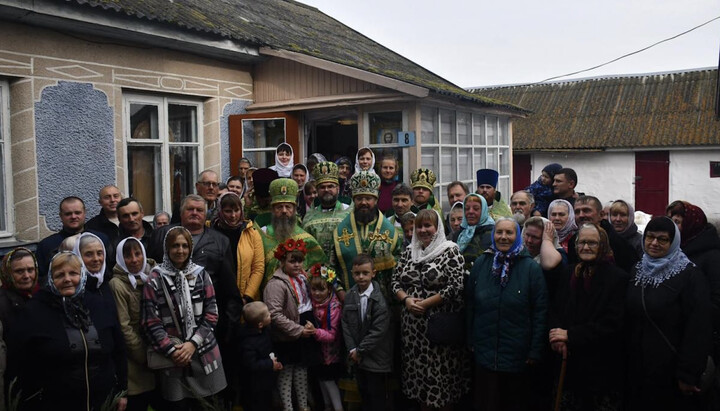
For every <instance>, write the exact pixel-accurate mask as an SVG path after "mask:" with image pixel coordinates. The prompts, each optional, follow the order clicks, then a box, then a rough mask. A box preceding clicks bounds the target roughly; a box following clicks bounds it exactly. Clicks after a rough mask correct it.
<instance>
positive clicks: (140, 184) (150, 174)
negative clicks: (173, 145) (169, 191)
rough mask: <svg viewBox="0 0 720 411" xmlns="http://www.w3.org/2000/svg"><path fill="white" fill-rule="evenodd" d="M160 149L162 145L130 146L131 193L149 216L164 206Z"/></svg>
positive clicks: (129, 180) (129, 177)
mask: <svg viewBox="0 0 720 411" xmlns="http://www.w3.org/2000/svg"><path fill="white" fill-rule="evenodd" d="M160 151H161V150H160V146H128V183H129V187H130V193H129V195H130V196H132V197H135V198H137V199H138V201H140V204H142V206H143V210H144V212H145V214H146V215H149V216H151V215H154V214H155V213H156V212H159V211H161V208H162V181H161V180H162V165H161V160H160ZM156 210H157V211H156ZM166 211H168V212H170V211H171V210H166Z"/></svg>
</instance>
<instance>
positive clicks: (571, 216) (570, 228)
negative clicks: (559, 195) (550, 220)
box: [548, 199, 578, 242]
mask: <svg viewBox="0 0 720 411" xmlns="http://www.w3.org/2000/svg"><path fill="white" fill-rule="evenodd" d="M559 204H560V205H564V206H565V207H567V210H568V220H567V222H565V226H564V227H563V228H561V229H559V230H557V234H558V238H559V239H560V242H563V241H565V240H566V239H567V238H568V237H572V235H573V234H575V231H577V228H578V227H577V224H575V210H574V209H573V206H572V204H570V202H569V201H567V200H560V199H558V200H553V201H552V202H551V203H550V205H549V206H548V217H550V213H552V209H553V207H555V206H556V205H559Z"/></svg>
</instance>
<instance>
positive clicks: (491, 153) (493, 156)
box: [484, 148, 498, 170]
mask: <svg viewBox="0 0 720 411" xmlns="http://www.w3.org/2000/svg"><path fill="white" fill-rule="evenodd" d="M484 168H491V169H493V170H497V169H498V149H497V148H488V149H487V167H484Z"/></svg>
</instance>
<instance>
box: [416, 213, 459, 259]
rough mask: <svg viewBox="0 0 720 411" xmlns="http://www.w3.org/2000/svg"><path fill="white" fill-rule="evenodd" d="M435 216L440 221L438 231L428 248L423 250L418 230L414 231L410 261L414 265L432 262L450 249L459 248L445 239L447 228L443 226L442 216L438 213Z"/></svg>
mask: <svg viewBox="0 0 720 411" xmlns="http://www.w3.org/2000/svg"><path fill="white" fill-rule="evenodd" d="M433 211H435V210H433ZM435 214H437V219H438V226H437V231H435V235H434V236H433V238H432V241H430V244H428V246H427V247H425V248H424V249H423V247H422V242H421V241H420V239H418V236H417V229H415V230H413V235H412V241H411V242H410V246H409V247H410V259H411V260H412V262H414V263H424V262H426V261H432V260H434V259H435V258H437V257H438V256H440V255H441V254H442V253H444V252H445V250H447V249H448V248H452V247H455V248H457V244H455V243H454V242H452V241H450V240H447V239H446V238H445V227H444V226H443V222H442V218H440V214H438V213H437V211H435Z"/></svg>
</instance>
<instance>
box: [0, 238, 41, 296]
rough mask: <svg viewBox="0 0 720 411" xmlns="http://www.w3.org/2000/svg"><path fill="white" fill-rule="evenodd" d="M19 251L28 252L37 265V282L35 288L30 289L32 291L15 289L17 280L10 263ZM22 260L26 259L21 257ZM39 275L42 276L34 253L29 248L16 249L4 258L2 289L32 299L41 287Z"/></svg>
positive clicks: (0, 270) (0, 278)
mask: <svg viewBox="0 0 720 411" xmlns="http://www.w3.org/2000/svg"><path fill="white" fill-rule="evenodd" d="M18 251H20V252H23V251H24V252H27V253H28V254H29V257H32V259H33V263H34V264H35V281H34V282H33V286H32V288H31V289H30V291H21V290H18V289H17V288H16V287H15V278H14V277H13V275H12V267H11V264H10V261H11V259H12V257H13V255H14V254H15V253H17V252H18ZM22 258H25V257H21V259H22ZM39 275H40V273H38V263H37V258H35V254H33V252H32V251H30V250H28V249H27V248H24V247H18V248H15V249H13V250H12V251H10V252H9V253H7V254H6V255H5V257H3V259H2V266H1V267H0V280H1V281H2V288H4V289H6V290H12V291H13V292H15V293H17V294H20V295H21V296H23V297H24V298H25V299H29V298H30V297H32V295H33V294H34V293H35V291H37V290H38V288H40V285H39V284H38V276H39Z"/></svg>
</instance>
